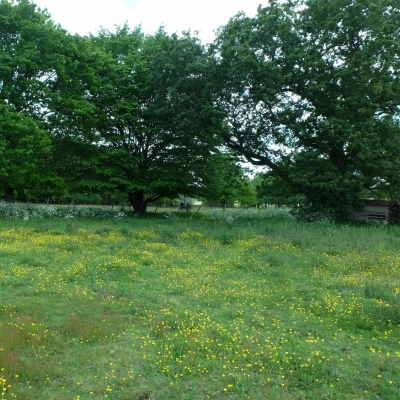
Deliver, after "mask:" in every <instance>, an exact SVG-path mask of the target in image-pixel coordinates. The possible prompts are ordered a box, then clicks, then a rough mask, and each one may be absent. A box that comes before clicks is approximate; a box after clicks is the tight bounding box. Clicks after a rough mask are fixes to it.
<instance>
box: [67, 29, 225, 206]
mask: <svg viewBox="0 0 400 400" xmlns="http://www.w3.org/2000/svg"><path fill="white" fill-rule="evenodd" d="M90 48H91V49H92V50H91V51H92V52H96V53H97V54H100V58H99V62H98V63H97V64H96V68H97V70H96V71H95V75H94V76H93V75H90V76H89V77H86V76H82V77H81V79H82V80H83V82H84V83H83V84H84V87H85V90H86V91H87V95H86V99H85V101H86V103H87V107H86V108H87V110H90V113H93V114H94V115H95V116H96V118H95V119H94V120H92V121H91V124H90V125H87V124H86V122H84V123H83V124H82V122H83V121H80V120H79V119H77V118H75V119H74V113H75V111H74V109H70V110H69V111H68V112H69V113H71V116H72V120H73V121H74V122H76V126H75V127H74V126H71V127H70V128H69V127H68V126H66V129H65V132H64V133H63V132H61V146H60V148H61V149H62V148H65V147H64V146H68V147H75V145H77V147H78V149H79V148H80V149H81V154H79V153H78V152H77V151H75V157H74V159H73V164H74V166H73V168H75V169H76V172H77V174H75V176H76V177H77V179H78V181H77V184H78V185H79V187H81V188H82V189H83V188H85V187H86V188H89V189H92V190H93V189H95V190H100V191H105V190H107V191H115V190H117V191H119V192H124V193H126V195H127V197H128V198H129V201H130V202H131V203H132V205H133V207H134V210H135V212H137V213H142V212H145V211H146V207H147V205H148V204H149V203H152V202H155V201H157V200H158V199H160V198H162V197H175V196H177V195H178V194H180V193H184V194H186V195H191V194H195V193H197V192H198V189H199V188H200V187H201V176H202V175H204V171H205V167H206V165H207V162H208V156H209V154H210V151H212V150H213V149H215V146H216V145H217V144H218V141H216V139H215V137H216V136H215V131H216V130H217V129H218V127H219V126H220V122H219V121H220V120H219V119H218V114H217V113H216V112H215V111H214V110H213V103H212V97H211V96H210V91H209V90H207V82H206V80H205V71H206V70H205V68H206V66H207V58H206V56H205V52H204V50H203V48H202V47H201V45H200V44H199V43H198V40H197V39H196V38H194V37H190V36H188V35H187V36H183V37H178V36H177V35H172V36H169V35H167V34H166V33H165V32H164V31H163V30H162V29H160V30H159V31H158V32H157V33H156V34H155V35H154V36H145V35H144V34H143V33H142V32H141V31H140V29H136V30H134V31H130V30H129V29H128V28H127V27H126V26H125V27H121V28H119V29H117V32H116V33H111V32H108V31H102V32H100V34H99V36H98V37H92V38H91V40H90ZM92 67H93V66H92ZM72 104H74V103H72ZM68 143H70V144H68ZM215 151H216V150H215Z"/></svg>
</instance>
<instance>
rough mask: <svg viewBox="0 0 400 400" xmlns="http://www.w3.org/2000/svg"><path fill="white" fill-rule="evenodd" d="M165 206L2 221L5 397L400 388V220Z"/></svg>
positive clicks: (361, 395)
mask: <svg viewBox="0 0 400 400" xmlns="http://www.w3.org/2000/svg"><path fill="white" fill-rule="evenodd" d="M165 211H166V210H163V211H162V213H160V214H159V217H154V216H153V217H151V218H150V217H148V218H123V219H117V218H114V219H112V218H110V219H95V218H71V219H65V218H58V217H54V218H42V219H34V218H29V219H27V220H25V221H24V220H23V219H12V220H5V219H3V220H0V393H2V395H1V396H0V397H1V398H5V399H12V398H17V399H29V400H35V399H58V400H64V399H65V400H67V399H68V400H70V399H82V400H83V399H101V398H109V399H125V400H134V399H136V400H150V399H157V400H158V399H165V400H166V399H168V400H170V399H191V400H195V399H196V400H197V399H240V400H242V399H260V400H261V399H346V400H348V399H357V400H358V399H393V400H397V399H398V398H399V393H400V329H399V328H400V272H399V266H400V230H399V228H396V227H390V226H384V225H379V224H376V225H372V226H335V225H331V224H329V223H321V224H314V225H311V224H310V225H307V224H300V223H296V222H295V221H293V220H292V219H290V218H289V217H288V216H286V215H285V214H284V213H279V212H278V213H273V212H272V213H271V214H267V213H265V212H259V214H256V213H255V212H249V213H247V214H246V213H237V214H235V213H230V214H229V213H228V214H223V213H222V212H220V214H215V215H212V213H211V214H210V213H207V214H206V213H201V212H199V213H192V214H187V213H172V212H170V211H168V210H167V211H168V212H167V213H165ZM157 214H158V211H157Z"/></svg>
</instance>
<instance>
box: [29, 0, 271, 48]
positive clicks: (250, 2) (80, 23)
mask: <svg viewBox="0 0 400 400" xmlns="http://www.w3.org/2000/svg"><path fill="white" fill-rule="evenodd" d="M31 1H32V0H31ZM32 2H33V3H35V4H37V5H38V6H39V7H40V8H41V9H44V8H47V10H48V11H49V13H50V15H51V17H52V20H53V21H54V22H56V23H59V24H60V25H61V27H62V28H64V29H66V30H67V31H69V32H71V33H73V34H75V33H78V34H80V35H82V36H83V35H87V34H88V33H89V32H91V33H93V34H96V33H97V31H98V30H99V28H100V27H104V28H106V29H109V30H114V26H115V25H122V24H124V23H125V22H127V23H128V25H129V26H130V27H131V28H134V27H136V26H138V25H139V24H141V25H142V30H143V31H144V32H146V33H150V34H151V33H154V32H155V31H156V30H157V29H158V28H159V27H160V25H161V24H163V25H164V26H165V29H166V31H167V32H169V33H173V32H177V33H181V32H182V31H183V30H187V29H189V28H190V29H191V31H192V32H194V31H196V30H197V31H199V37H200V38H201V39H202V40H203V42H204V43H210V42H212V41H213V39H214V33H213V30H215V29H216V28H218V27H220V26H221V25H225V24H226V23H227V22H228V20H229V18H231V17H233V16H234V15H235V14H236V13H237V12H239V11H244V12H245V13H246V14H247V15H248V16H254V15H256V12H257V7H258V5H259V4H262V5H266V4H267V0H201V1H200V0H33V1H32Z"/></svg>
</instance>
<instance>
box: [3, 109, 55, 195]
mask: <svg viewBox="0 0 400 400" xmlns="http://www.w3.org/2000/svg"><path fill="white" fill-rule="evenodd" d="M49 145H50V138H49V136H48V134H47V133H46V132H45V131H44V130H43V129H41V128H40V126H39V124H38V121H37V120H35V118H33V117H31V116H29V115H27V114H25V113H19V112H17V111H16V109H15V107H13V106H10V105H8V104H4V103H3V104H2V103H0V158H1V163H0V192H2V191H6V190H9V189H11V190H13V189H17V188H18V187H20V186H22V187H27V186H28V187H29V186H33V185H35V184H36V183H37V182H36V180H35V179H34V178H35V177H36V175H37V174H39V173H40V171H39V169H38V166H39V162H40V160H41V158H43V157H46V155H47V154H48V152H49Z"/></svg>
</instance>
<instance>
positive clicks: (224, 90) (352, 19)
mask: <svg viewBox="0 0 400 400" xmlns="http://www.w3.org/2000/svg"><path fill="white" fill-rule="evenodd" d="M399 27H400V7H399V2H398V1H386V0H378V1H375V2H370V1H367V0H334V1H329V2H326V1H322V0H309V1H304V2H300V1H287V2H278V1H271V2H270V5H269V6H268V7H264V8H263V7H260V8H259V9H258V15H257V16H256V17H255V18H248V17H246V16H245V15H243V14H239V15H237V16H235V17H234V18H232V19H231V20H230V22H229V23H228V24H227V25H226V26H225V27H223V29H221V31H220V32H219V35H218V37H217V40H216V44H215V47H214V56H215V57H216V58H217V60H218V64H219V69H220V72H219V82H220V86H219V92H220V97H219V104H220V105H221V106H222V107H223V108H224V109H225V112H226V121H227V124H228V126H229V131H228V132H227V133H226V134H225V140H226V144H227V146H228V147H230V148H231V149H234V150H236V151H238V152H239V153H241V154H242V155H243V156H244V157H245V158H246V159H247V160H249V161H250V162H252V163H254V164H257V165H263V166H266V167H268V168H269V169H271V170H272V171H273V173H274V174H276V175H277V176H279V177H280V178H281V179H282V180H283V181H285V182H286V184H287V185H290V186H291V187H292V188H294V189H295V191H296V192H297V193H299V194H304V195H305V196H306V198H307V200H308V202H311V203H312V204H313V207H314V208H316V209H318V208H320V207H328V208H332V209H335V211H336V217H338V218H346V217H348V214H349V211H350V210H351V208H352V207H353V206H355V205H356V204H357V202H358V200H359V199H360V198H361V197H362V196H363V195H365V194H366V193H370V192H371V191H373V190H375V189H376V188H377V187H378V186H380V185H394V184H395V185H397V186H398V182H399V176H398V167H399V165H398V157H397V156H396V152H397V149H398V148H399V144H400V143H399V139H400V135H399V133H400V129H399V111H400V109H399V96H400V87H399V71H400V65H399V61H400V60H399V56H398V55H399V54H400V52H399V50H400V49H399V46H400V40H399V39H400V38H399Z"/></svg>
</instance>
